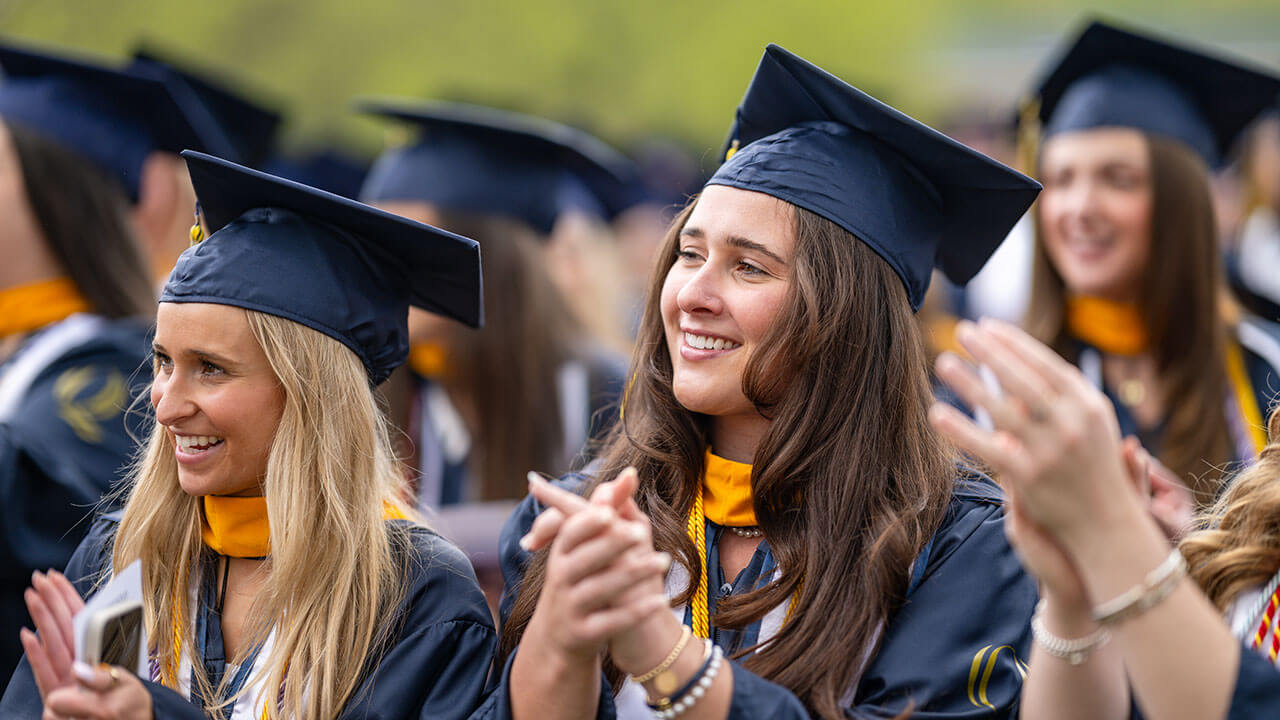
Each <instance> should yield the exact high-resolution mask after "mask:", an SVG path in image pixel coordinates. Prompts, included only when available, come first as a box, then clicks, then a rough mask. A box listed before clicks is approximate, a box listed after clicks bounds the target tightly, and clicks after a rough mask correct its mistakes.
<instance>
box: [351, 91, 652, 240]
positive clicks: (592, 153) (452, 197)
mask: <svg viewBox="0 0 1280 720" xmlns="http://www.w3.org/2000/svg"><path fill="white" fill-rule="evenodd" d="M355 107H356V109H357V110H359V111H361V112H365V113H369V114H372V115H378V116H381V117H384V118H391V119H395V120H400V121H403V122H406V123H409V124H411V125H413V126H415V127H417V128H419V129H420V131H421V132H420V135H419V137H418V138H417V140H416V141H415V142H413V143H411V144H408V145H405V146H403V147H399V148H395V149H392V150H388V151H387V152H385V153H383V154H382V156H381V157H380V158H379V159H378V161H377V162H376V163H374V166H373V169H372V170H370V171H369V177H368V178H367V179H366V181H365V185H364V188H363V190H362V191H361V199H362V200H365V201H366V202H386V201H394V200H420V201H424V202H428V203H431V204H432V205H437V206H439V207H441V208H444V209H449V210H459V211H464V212H472V213H480V214H486V215H501V216H504V217H512V218H516V219H518V220H522V221H524V222H526V223H528V224H529V225H530V226H531V227H532V228H533V229H535V230H537V231H538V232H539V233H541V234H543V235H546V234H548V233H550V232H551V229H552V227H554V225H555V221H556V218H557V217H559V216H560V215H561V214H562V213H563V212H565V211H567V210H575V209H576V210H581V211H586V212H588V213H591V214H594V215H597V216H600V217H603V218H605V219H612V218H613V217H614V216H615V215H616V214H617V213H619V212H621V211H622V210H623V209H625V207H626V202H627V199H628V198H629V189H628V184H627V183H628V181H629V179H630V173H631V166H630V161H629V160H627V158H626V157H625V156H623V155H622V154H621V153H619V152H617V151H616V150H614V149H613V148H611V147H609V146H608V145H606V144H605V143H604V142H602V141H600V140H598V139H596V138H595V137H592V136H591V135H589V134H587V133H585V132H582V131H581V130H577V129H575V128H571V127H569V126H567V125H562V124H560V123H556V122H552V121H550V120H545V119H542V118H536V117H532V116H529V115H521V114H517V113H511V112H505V111H501V110H495V109H492V108H486V107H480V106H476V105H463V104H459V103H443V102H406V101H396V100H379V99H365V100H357V101H356V103H355Z"/></svg>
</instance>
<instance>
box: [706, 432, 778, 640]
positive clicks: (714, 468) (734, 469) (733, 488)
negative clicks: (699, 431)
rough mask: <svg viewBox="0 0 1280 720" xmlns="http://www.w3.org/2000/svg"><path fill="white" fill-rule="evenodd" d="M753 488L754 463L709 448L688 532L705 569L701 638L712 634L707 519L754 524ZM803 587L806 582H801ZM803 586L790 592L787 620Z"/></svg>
mask: <svg viewBox="0 0 1280 720" xmlns="http://www.w3.org/2000/svg"><path fill="white" fill-rule="evenodd" d="M753 498H754V496H753V495H752V492H751V466H750V465H748V464H747V463H740V462H734V461H732V460H726V459H725V458H722V457H720V456H719V455H715V454H713V453H712V452H711V448H707V451H706V454H705V455H704V456H703V475H702V492H699V493H696V494H694V496H693V509H692V511H691V512H690V513H689V524H688V533H689V539H690V540H692V541H693V545H694V547H696V548H697V549H698V557H700V558H702V572H701V573H699V574H698V584H697V587H696V588H695V590H694V593H693V599H692V600H691V603H692V612H691V613H690V616H691V617H692V619H693V634H694V635H697V636H698V637H700V638H709V637H711V612H710V610H709V607H710V606H709V605H708V600H707V585H708V579H707V577H708V568H707V523H706V521H707V520H710V521H712V522H714V523H716V524H717V525H721V526H723V527H753V526H755V525H756V511H755V506H754V503H753ZM801 587H803V586H801ZM800 590H801V588H800V587H797V588H796V592H795V594H794V595H792V596H791V602H790V603H789V604H788V606H787V620H790V619H791V613H792V611H794V610H795V607H796V602H797V601H798V600H799V598H800Z"/></svg>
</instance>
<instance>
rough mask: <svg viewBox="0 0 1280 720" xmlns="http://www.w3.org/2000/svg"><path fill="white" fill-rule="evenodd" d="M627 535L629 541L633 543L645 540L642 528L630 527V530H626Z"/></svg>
mask: <svg viewBox="0 0 1280 720" xmlns="http://www.w3.org/2000/svg"><path fill="white" fill-rule="evenodd" d="M627 533H628V535H630V536H631V539H632V540H633V541H635V542H644V538H645V534H644V528H642V527H639V526H637V525H632V526H631V528H630V529H628V530H627Z"/></svg>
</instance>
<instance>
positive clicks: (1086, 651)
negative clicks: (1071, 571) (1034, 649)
mask: <svg viewBox="0 0 1280 720" xmlns="http://www.w3.org/2000/svg"><path fill="white" fill-rule="evenodd" d="M1031 635H1032V637H1034V638H1035V639H1036V644H1038V645H1039V646H1040V647H1041V648H1043V649H1044V651H1045V652H1047V653H1049V654H1050V655H1052V656H1053V657H1056V658H1058V659H1059V660H1066V661H1067V662H1068V663H1070V664H1072V665H1079V664H1081V663H1083V662H1084V661H1085V660H1088V659H1089V656H1090V655H1092V654H1093V653H1094V651H1096V650H1097V649H1098V648H1100V647H1102V646H1103V645H1106V644H1107V641H1108V640H1110V639H1111V633H1110V632H1108V631H1107V629H1106V628H1104V627H1103V628H1098V629H1097V630H1095V631H1093V632H1091V633H1089V634H1088V635H1085V636H1084V637H1082V638H1072V639H1069V640H1068V639H1067V638H1061V637H1058V636H1057V635H1054V634H1053V633H1051V632H1049V629H1048V628H1046V627H1045V626H1044V600H1043V599H1041V600H1040V602H1038V603H1036V611H1035V612H1034V613H1033V614H1032V615H1031Z"/></svg>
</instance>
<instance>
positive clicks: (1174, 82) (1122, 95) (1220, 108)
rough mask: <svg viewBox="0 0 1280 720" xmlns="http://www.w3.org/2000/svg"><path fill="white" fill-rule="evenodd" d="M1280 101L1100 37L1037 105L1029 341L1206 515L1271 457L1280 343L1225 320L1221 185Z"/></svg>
mask: <svg viewBox="0 0 1280 720" xmlns="http://www.w3.org/2000/svg"><path fill="white" fill-rule="evenodd" d="M1224 88H1235V89H1234V90H1230V91H1228V90H1224ZM1278 92H1280V78H1276V77H1273V76H1270V75H1267V74H1264V73H1259V72H1256V71H1254V70H1251V69H1249V68H1247V67H1243V66H1240V65H1237V64H1235V63H1230V62H1224V61H1222V60H1219V59H1217V58H1214V57H1211V56H1208V55H1204V54H1201V53H1200V52H1197V51H1194V50H1190V49H1187V48H1184V47H1180V46H1177V45H1173V44H1169V43H1166V42H1164V41H1162V40H1157V39H1155V38H1152V37H1150V36H1147V35H1140V34H1136V33H1132V32H1129V31H1126V30H1121V29H1118V28H1114V27H1110V26H1107V25H1103V24H1100V23H1094V24H1092V25H1090V26H1089V27H1088V28H1087V29H1086V30H1085V31H1084V33H1082V34H1081V35H1080V37H1079V38H1078V39H1077V40H1076V42H1075V44H1074V45H1073V46H1072V48H1071V49H1070V51H1069V52H1068V53H1067V54H1066V55H1065V56H1064V57H1063V58H1062V59H1061V61H1060V62H1059V63H1058V64H1057V65H1056V66H1055V67H1054V68H1053V69H1052V71H1051V72H1050V73H1049V74H1048V75H1047V76H1046V77H1045V79H1044V81H1043V82H1042V83H1041V85H1040V87H1039V88H1038V90H1037V95H1038V96H1039V98H1040V104H1039V106H1038V107H1039V117H1040V120H1041V121H1043V122H1044V124H1045V128H1044V133H1043V135H1044V139H1043V145H1042V147H1041V149H1040V156H1039V173H1040V177H1041V178H1042V180H1043V181H1044V187H1045V190H1044V194H1043V195H1042V196H1041V198H1040V202H1039V203H1038V206H1037V210H1036V215H1035V219H1036V236H1037V249H1036V261H1035V278H1034V282H1033V290H1032V298H1031V305H1030V307H1029V309H1028V313H1027V318H1026V326H1027V329H1028V330H1029V331H1030V332H1031V333H1032V334H1033V335H1034V336H1036V337H1037V338H1038V339H1039V340H1041V341H1043V342H1045V343H1046V344H1048V345H1050V346H1051V347H1053V348H1054V349H1055V350H1056V351H1058V353H1059V354H1061V355H1062V356H1063V357H1064V358H1066V359H1067V360H1069V361H1070V362H1072V363H1074V364H1076V365H1077V366H1078V367H1080V369H1081V370H1082V371H1083V372H1084V373H1085V375H1086V376H1088V377H1089V379H1090V380H1091V381H1092V382H1093V383H1094V384H1095V386H1097V387H1098V388H1099V389H1101V390H1103V391H1104V392H1105V393H1106V394H1107V395H1108V397H1109V398H1110V399H1111V400H1112V402H1113V404H1114V405H1115V407H1116V414H1117V417H1118V419H1119V421H1120V427H1121V430H1122V431H1123V432H1124V433H1125V434H1126V435H1135V436H1137V437H1138V438H1139V440H1141V442H1142V444H1143V445H1144V446H1145V447H1146V448H1147V449H1149V450H1150V451H1151V452H1152V453H1153V454H1154V455H1156V456H1157V457H1159V458H1160V459H1161V460H1162V461H1163V463H1164V464H1165V465H1167V466H1168V467H1169V468H1170V469H1172V470H1173V471H1174V472H1175V473H1177V475H1178V476H1179V477H1180V478H1181V479H1182V481H1183V482H1185V483H1186V484H1187V485H1189V486H1190V487H1191V488H1192V490H1193V491H1195V492H1196V494H1197V496H1198V497H1197V500H1198V501H1199V503H1200V504H1201V506H1202V507H1204V506H1207V505H1208V504H1209V503H1211V502H1212V500H1213V498H1214V496H1215V494H1216V492H1217V490H1218V488H1219V485H1220V483H1221V481H1222V478H1223V477H1224V475H1226V474H1228V473H1229V472H1230V471H1231V470H1233V469H1234V468H1236V467H1238V466H1239V465H1240V464H1248V463H1249V462H1251V461H1252V460H1253V458H1254V457H1255V456H1256V455H1257V453H1258V451H1259V450H1260V449H1261V448H1262V447H1263V446H1264V445H1265V444H1266V435H1265V433H1264V432H1263V430H1262V428H1263V427H1264V423H1263V414H1264V413H1265V412H1266V411H1267V409H1268V408H1269V407H1270V406H1271V404H1272V402H1273V400H1274V399H1275V395H1274V392H1273V390H1272V388H1275V387H1277V386H1278V384H1280V327H1277V326H1275V325H1274V324H1272V323H1269V322H1266V321H1263V320H1260V319H1256V318H1247V317H1246V318H1241V317H1239V313H1238V312H1236V311H1234V309H1233V308H1228V309H1227V310H1225V311H1224V306H1225V303H1224V297H1225V288H1224V285H1223V273H1222V267H1221V261H1220V259H1219V254H1220V252H1219V249H1218V246H1217V237H1218V235H1217V231H1216V229H1215V221H1214V214H1213V205H1212V200H1211V198H1210V192H1209V175H1208V170H1209V169H1211V168H1213V167H1215V166H1216V165H1218V164H1219V162H1220V160H1221V158H1223V157H1225V155H1226V153H1227V151H1228V150H1229V149H1230V147H1231V144H1232V142H1233V141H1234V139H1235V138H1236V137H1237V136H1238V135H1239V134H1240V132H1241V131H1242V130H1243V129H1244V128H1245V126H1246V125H1247V124H1248V122H1249V121H1250V120H1251V119H1252V118H1253V117H1254V116H1256V115H1257V114H1258V113H1259V112H1261V111H1262V110H1263V109H1264V108H1266V107H1269V106H1270V104H1271V103H1272V102H1273V101H1274V98H1275V97H1276V94H1277V93H1278ZM1219 95H1221V97H1219Z"/></svg>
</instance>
